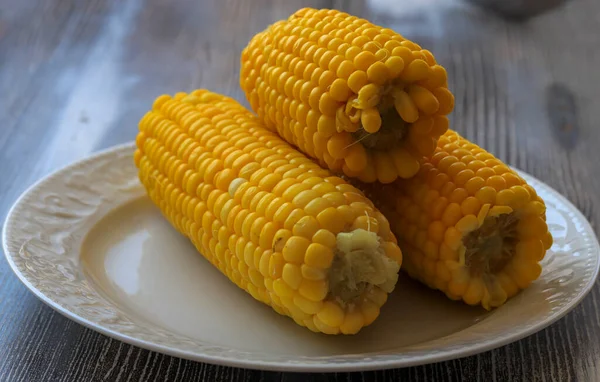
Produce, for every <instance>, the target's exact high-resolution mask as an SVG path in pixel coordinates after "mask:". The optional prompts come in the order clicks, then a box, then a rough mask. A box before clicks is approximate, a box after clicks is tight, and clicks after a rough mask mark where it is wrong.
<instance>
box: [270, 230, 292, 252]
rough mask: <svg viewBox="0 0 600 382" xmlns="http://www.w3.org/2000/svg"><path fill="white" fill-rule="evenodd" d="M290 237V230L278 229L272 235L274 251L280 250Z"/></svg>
mask: <svg viewBox="0 0 600 382" xmlns="http://www.w3.org/2000/svg"><path fill="white" fill-rule="evenodd" d="M290 237H292V232H290V231H289V230H287V229H280V230H278V231H277V232H276V233H275V235H274V236H273V242H272V245H271V246H272V248H273V251H274V252H281V251H283V248H284V246H285V244H286V243H287V241H288V240H289V238H290Z"/></svg>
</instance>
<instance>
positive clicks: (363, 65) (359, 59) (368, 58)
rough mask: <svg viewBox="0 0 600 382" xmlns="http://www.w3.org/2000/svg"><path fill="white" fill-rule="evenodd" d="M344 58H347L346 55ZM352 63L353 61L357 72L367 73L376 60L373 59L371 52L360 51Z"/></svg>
mask: <svg viewBox="0 0 600 382" xmlns="http://www.w3.org/2000/svg"><path fill="white" fill-rule="evenodd" d="M359 49H360V48H359ZM348 50H350V49H348ZM346 57H347V58H349V57H348V55H346ZM349 59H350V58H349ZM353 61H354V66H356V68H357V69H358V70H363V71H367V69H369V67H370V66H371V65H372V64H374V63H375V62H377V58H375V55H374V54H373V53H371V52H368V51H362V52H360V53H358V54H357V55H356V57H354V60H353Z"/></svg>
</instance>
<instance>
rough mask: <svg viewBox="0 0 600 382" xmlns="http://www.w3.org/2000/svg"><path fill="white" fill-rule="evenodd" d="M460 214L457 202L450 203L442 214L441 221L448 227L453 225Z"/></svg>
mask: <svg viewBox="0 0 600 382" xmlns="http://www.w3.org/2000/svg"><path fill="white" fill-rule="evenodd" d="M461 216H462V215H461V210H460V205H459V204H457V203H450V204H449V205H448V207H446V210H445V211H444V214H443V215H442V222H443V223H444V224H445V225H446V226H448V227H450V226H453V225H455V224H456V222H458V220H459V219H460V218H461Z"/></svg>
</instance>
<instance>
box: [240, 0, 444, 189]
mask: <svg viewBox="0 0 600 382" xmlns="http://www.w3.org/2000/svg"><path fill="white" fill-rule="evenodd" d="M240 84H241V87H242V89H244V91H245V93H246V97H247V99H248V101H249V102H250V105H251V106H252V109H254V111H255V112H256V113H257V114H258V116H259V118H261V120H262V121H263V122H264V123H265V125H266V127H267V128H269V129H270V130H272V131H275V132H277V133H278V134H279V135H280V136H281V137H283V138H285V139H286V140H287V141H288V142H289V143H292V144H294V145H296V146H297V147H298V148H300V150H302V151H303V152H304V153H306V154H307V155H310V156H311V157H313V158H316V159H318V160H319V162H320V163H321V165H322V166H323V167H328V168H330V169H331V170H333V171H336V172H342V171H343V173H344V174H346V175H347V176H349V177H353V178H358V179H360V180H361V181H363V182H375V181H379V182H381V183H390V182H392V181H394V180H395V179H396V178H398V177H400V178H410V177H412V176H413V175H414V174H415V173H416V172H417V171H418V169H419V160H420V158H421V157H422V156H430V155H431V154H432V153H433V150H434V149H435V146H436V141H437V139H438V137H439V136H440V135H441V134H443V133H444V132H445V131H446V130H447V129H448V119H447V118H446V115H447V114H448V113H450V112H451V111H452V109H453V107H454V97H453V95H452V93H451V92H450V91H449V90H448V85H447V75H446V71H445V70H444V68H443V67H442V66H440V65H438V64H437V63H436V60H435V58H434V57H433V55H432V54H431V52H429V51H428V50H425V49H421V47H420V46H419V45H417V44H415V43H414V42H411V41H409V40H406V39H405V38H403V37H402V36H401V35H399V34H398V33H396V32H394V31H392V30H391V29H385V28H381V27H379V26H377V25H373V24H371V23H369V22H368V21H366V20H363V19H360V18H357V17H354V16H350V15H348V14H346V13H343V12H339V11H336V10H328V9H322V10H316V9H310V8H304V9H301V10H299V11H297V12H296V13H294V14H293V15H292V16H290V18H289V19H287V20H285V21H279V22H277V23H275V24H273V25H271V26H270V27H269V28H267V30H265V31H264V32H262V33H259V34H257V35H256V36H255V37H254V38H252V40H251V41H250V43H249V44H248V46H247V47H246V48H245V49H244V50H243V52H242V60H241V76H240Z"/></svg>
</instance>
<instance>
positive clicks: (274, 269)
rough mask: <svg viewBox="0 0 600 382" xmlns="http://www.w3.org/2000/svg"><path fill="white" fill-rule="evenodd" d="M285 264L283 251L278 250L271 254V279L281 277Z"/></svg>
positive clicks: (269, 275)
mask: <svg viewBox="0 0 600 382" xmlns="http://www.w3.org/2000/svg"><path fill="white" fill-rule="evenodd" d="M284 264H285V260H284V259H283V256H282V255H281V253H279V252H276V253H273V254H272V255H271V257H270V258H269V274H268V277H269V278H271V279H278V278H279V277H281V273H282V272H283V265H284Z"/></svg>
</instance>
